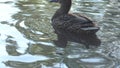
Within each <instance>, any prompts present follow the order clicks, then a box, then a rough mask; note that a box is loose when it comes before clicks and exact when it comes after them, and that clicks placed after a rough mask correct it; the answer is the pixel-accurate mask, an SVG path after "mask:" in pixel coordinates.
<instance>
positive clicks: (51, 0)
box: [49, 0, 58, 2]
mask: <svg viewBox="0 0 120 68" xmlns="http://www.w3.org/2000/svg"><path fill="white" fill-rule="evenodd" d="M49 1H50V2H58V0H49Z"/></svg>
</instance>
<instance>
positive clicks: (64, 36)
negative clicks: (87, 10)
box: [50, 0, 101, 48]
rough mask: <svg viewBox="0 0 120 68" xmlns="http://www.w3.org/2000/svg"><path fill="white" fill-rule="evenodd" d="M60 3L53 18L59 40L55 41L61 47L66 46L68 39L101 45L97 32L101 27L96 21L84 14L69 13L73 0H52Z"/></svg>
mask: <svg viewBox="0 0 120 68" xmlns="http://www.w3.org/2000/svg"><path fill="white" fill-rule="evenodd" d="M50 2H55V3H59V4H60V8H59V9H57V11H56V12H55V14H54V15H53V16H52V18H51V22H52V26H53V28H54V32H55V33H56V34H57V40H55V41H54V43H55V44H56V45H57V46H59V47H66V46H67V43H68V41H71V42H78V43H82V44H85V46H86V48H89V45H95V46H98V45H100V43H101V42H100V39H98V37H97V35H96V32H97V31H98V30H99V29H100V28H99V27H98V26H97V25H96V24H95V22H94V21H92V20H91V19H90V18H88V17H87V16H85V15H83V14H79V13H69V11H70V9H71V6H72V0H50Z"/></svg>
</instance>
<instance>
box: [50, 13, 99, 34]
mask: <svg viewBox="0 0 120 68" xmlns="http://www.w3.org/2000/svg"><path fill="white" fill-rule="evenodd" d="M52 25H53V27H54V28H55V29H56V28H57V29H63V30H66V31H70V32H77V33H80V32H83V31H84V32H85V31H94V32H96V31H98V30H99V28H97V27H95V25H94V23H93V22H92V21H91V20H90V19H88V18H86V17H84V16H82V15H76V14H73V15H72V14H68V15H64V16H60V17H59V18H56V19H54V20H53V21H52Z"/></svg>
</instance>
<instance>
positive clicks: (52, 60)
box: [0, 0, 120, 68]
mask: <svg viewBox="0 0 120 68" xmlns="http://www.w3.org/2000/svg"><path fill="white" fill-rule="evenodd" d="M58 8H59V4H56V3H50V2H49V1H48V0H0V68H120V24H119V23H120V0H73V3H72V7H71V11H70V12H77V13H81V14H86V15H87V16H88V17H91V18H92V19H93V20H95V21H97V25H98V26H99V27H100V30H99V31H98V32H97V36H98V37H99V39H100V40H101V42H102V43H101V45H100V46H99V47H97V48H94V49H86V48H84V47H83V46H84V45H83V44H78V43H75V42H71V43H69V44H68V45H69V46H68V47H66V48H64V49H62V51H63V52H64V54H63V55H59V54H56V51H57V48H56V46H55V45H54V43H53V40H55V39H56V38H57V37H56V34H55V33H54V30H53V28H52V26H51V21H50V19H51V17H52V16H53V14H54V12H55V11H56V10H57V9H58Z"/></svg>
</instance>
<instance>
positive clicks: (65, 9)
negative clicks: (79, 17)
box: [52, 0, 71, 19]
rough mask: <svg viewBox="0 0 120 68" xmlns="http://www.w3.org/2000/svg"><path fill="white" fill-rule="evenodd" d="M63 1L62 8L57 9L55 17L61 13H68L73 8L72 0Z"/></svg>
mask: <svg viewBox="0 0 120 68" xmlns="http://www.w3.org/2000/svg"><path fill="white" fill-rule="evenodd" d="M61 1H62V2H61V3H60V4H61V6H60V8H59V9H58V10H57V11H56V13H55V14H54V16H53V18H52V19H54V18H57V17H59V16H61V15H65V14H68V12H69V10H70V8H71V0H61Z"/></svg>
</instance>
